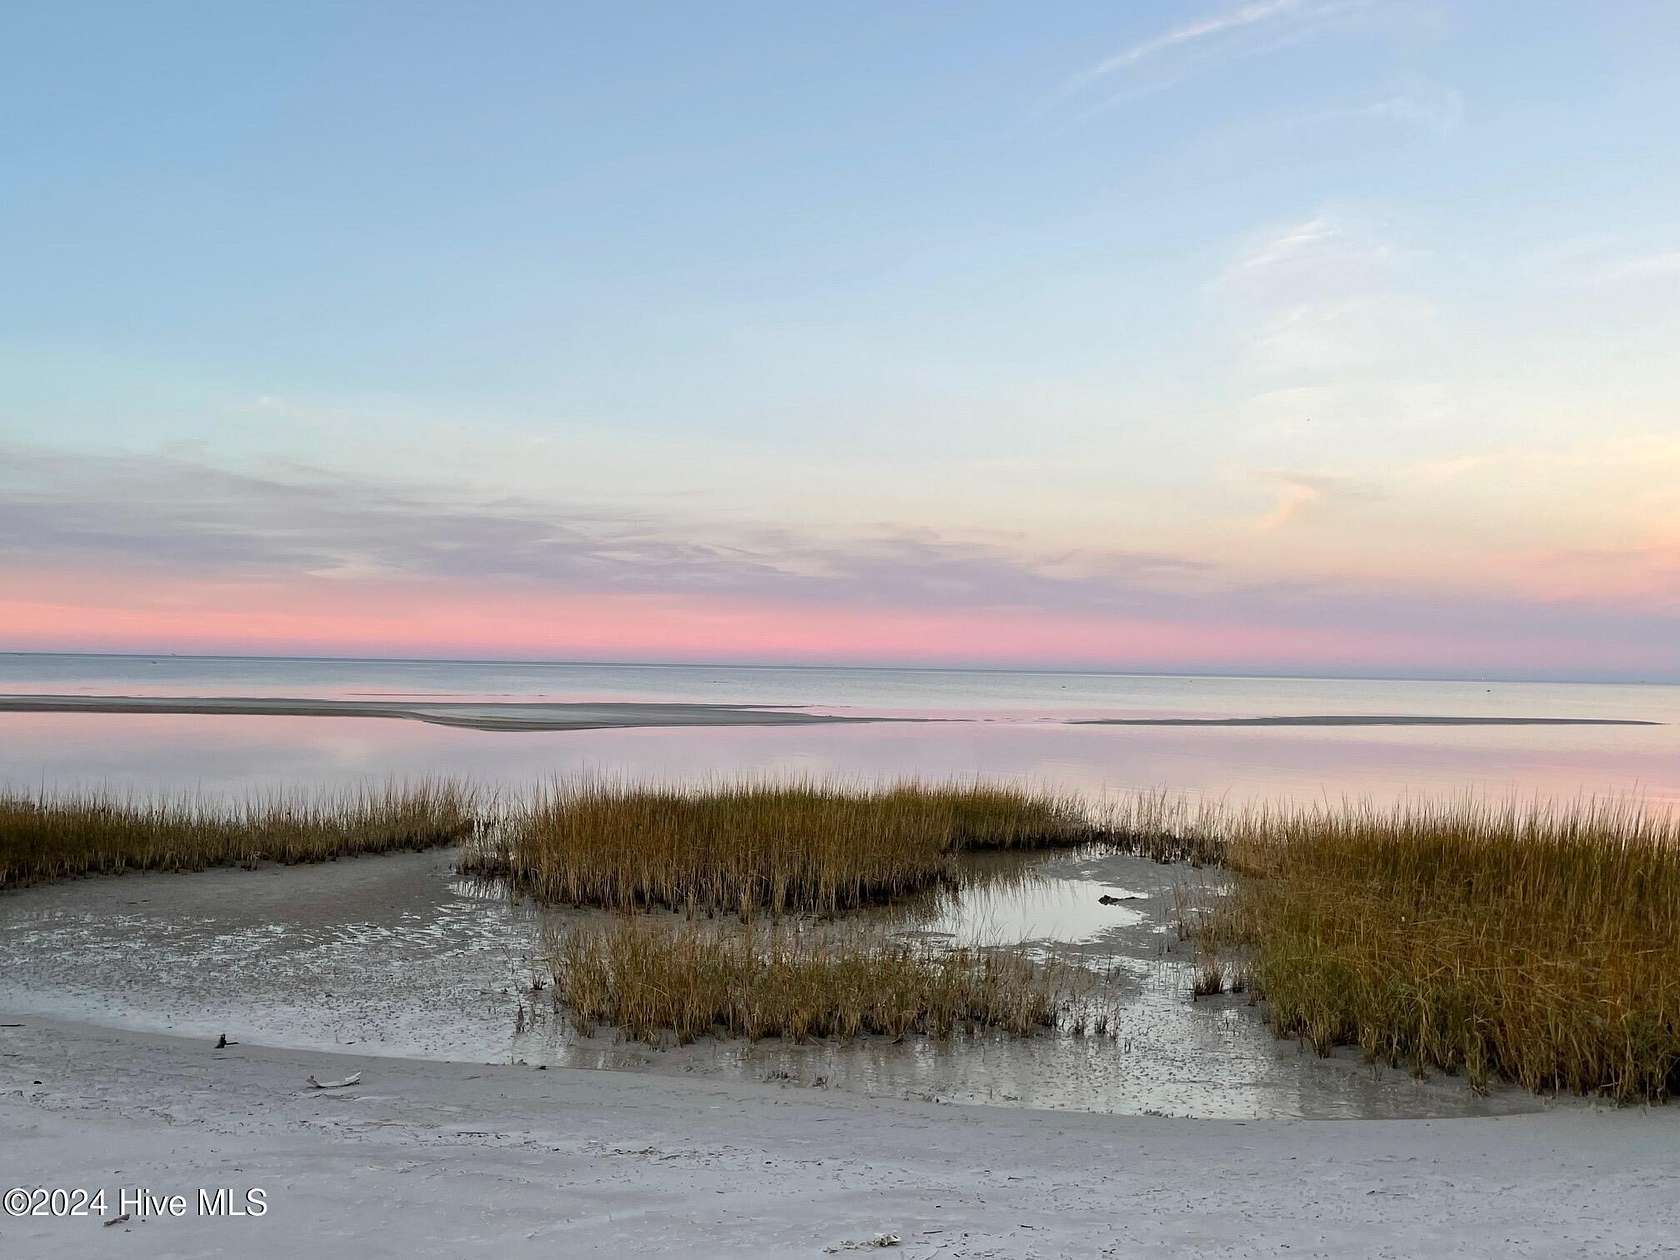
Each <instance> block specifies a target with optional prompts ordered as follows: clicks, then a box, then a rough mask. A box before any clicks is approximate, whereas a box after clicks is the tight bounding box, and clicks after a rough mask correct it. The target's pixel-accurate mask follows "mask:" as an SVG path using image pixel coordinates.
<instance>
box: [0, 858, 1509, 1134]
mask: <svg viewBox="0 0 1680 1260" xmlns="http://www.w3.org/2000/svg"><path fill="white" fill-rule="evenodd" d="M453 862H454V855H453V853H452V851H449V850H435V851H432V852H429V853H419V854H391V855H387V856H382V857H365V858H358V859H354V860H346V861H340V862H329V863H323V864H318V865H306V866H290V867H266V868H263V869H259V870H254V871H245V870H236V869H224V870H213V871H205V872H201V873H196V874H190V875H169V874H138V875H127V876H122V877H120V878H115V879H96V880H81V881H75V882H68V883H58V884H48V885H42V886H39V887H35V888H26V889H19V890H15V891H13V892H9V893H7V894H5V895H4V897H0V1010H10V1011H13V1012H23V1013H27V1014H34V1015H44V1016H50V1017H55V1018H64V1019H75V1020H88V1021H92V1022H95V1023H106V1024H116V1025H121V1026H124V1027H129V1028H135V1029H144V1030H148V1031H153V1032H173V1033H185V1034H188V1035H191V1036H194V1037H197V1038H201V1039H208V1040H214V1039H215V1037H216V1036H217V1035H218V1034H219V1033H223V1032H225V1033H226V1034H227V1035H228V1036H230V1037H233V1038H236V1039H237V1040H240V1041H244V1042H247V1043H252V1044H257V1043H261V1044H268V1045H278V1046H287V1047H291V1048H296V1049H310V1048H314V1049H322V1050H338V1049H344V1048H346V1047H350V1046H353V1047H354V1048H355V1049H356V1051H357V1052H358V1053H367V1054H375V1055H396V1056H409V1057H416V1058H435V1059H464V1060H469V1061H478V1062H483V1061H487V1060H488V1061H493V1062H502V1063H508V1062H515V1061H520V1060H523V1061H524V1062H527V1063H529V1064H532V1065H536V1064H546V1065H548V1066H550V1067H597V1068H609V1069H616V1070H622V1071H631V1072H636V1073H652V1074H657V1075H668V1076H682V1077H691V1076H709V1077H716V1078H722V1079H734V1080H745V1081H761V1080H764V1079H766V1078H767V1077H772V1076H774V1077H776V1078H778V1079H783V1078H786V1079H792V1080H795V1081H803V1082H807V1083H809V1082H814V1081H816V1080H818V1079H821V1080H823V1081H824V1082H826V1084H827V1085H828V1087H829V1088H831V1089H834V1090H845V1091H849V1092H856V1093H859V1094H869V1095H877V1096H891V1097H906V1096H909V1097H922V1098H935V1099H940V1100H943V1101H951V1102H966V1103H990V1104H994V1105H1008V1106H1018V1107H1019V1106H1025V1107H1051V1108H1064V1109H1073V1110H1099V1111H1115V1112H1130V1113H1134V1114H1141V1113H1145V1112H1152V1113H1161V1114H1169V1115H1176V1116H1198V1117H1210V1116H1222V1117H1230V1118H1244V1117H1262V1116H1274V1117H1275V1116H1300V1117H1319V1118H1322V1117H1344V1118H1346V1117H1402V1116H1405V1117H1413V1116H1462V1115H1478V1114H1480V1115H1485V1114H1494V1113H1499V1112H1506V1111H1513V1110H1527V1109H1532V1108H1533V1107H1534V1106H1536V1105H1537V1104H1536V1102H1535V1100H1534V1099H1533V1098H1532V1096H1530V1095H1527V1094H1524V1093H1521V1092H1520V1091H1514V1090H1500V1091H1496V1093H1495V1094H1494V1095H1493V1096H1492V1097H1490V1098H1478V1097H1477V1096H1475V1095H1474V1094H1472V1093H1471V1092H1470V1091H1469V1090H1468V1089H1467V1088H1465V1086H1464V1084H1463V1082H1462V1081H1459V1080H1457V1079H1454V1078H1451V1077H1443V1076H1439V1075H1437V1076H1434V1077H1431V1078H1429V1079H1427V1080H1416V1079H1413V1078H1412V1077H1411V1076H1410V1075H1409V1074H1407V1073H1405V1072H1396V1071H1383V1072H1373V1071H1372V1070H1371V1069H1369V1068H1367V1067H1365V1066H1364V1065H1363V1064H1362V1063H1361V1062H1360V1060H1359V1057H1358V1056H1357V1055H1356V1054H1353V1053H1351V1052H1349V1053H1344V1054H1338V1055H1336V1056H1334V1057H1332V1058H1329V1059H1321V1058H1318V1057H1317V1056H1315V1055H1313V1054H1311V1053H1310V1052H1307V1051H1304V1050H1303V1049H1301V1048H1300V1047H1299V1046H1297V1045H1296V1044H1295V1043H1294V1042H1292V1041H1283V1042H1280V1041H1278V1040H1277V1039H1275V1038H1274V1037H1273V1036H1272V1035H1271V1033H1270V1032H1269V1031H1268V1030H1267V1029H1266V1027H1265V1026H1264V1023H1263V1022H1262V1020H1261V1019H1260V1017H1259V1011H1258V1010H1257V1009H1256V1008H1254V1007H1252V1006H1250V1005H1248V1000H1247V998H1246V997H1245V996H1243V995H1223V996H1220V997H1216V998H1210V999H1205V1000H1202V1001H1191V1000H1190V997H1189V988H1190V982H1191V971H1192V968H1193V951H1192V949H1191V947H1190V946H1188V945H1186V944H1184V943H1182V942H1180V941H1179V940H1178V939H1177V934H1176V932H1175V931H1173V930H1172V923H1173V921H1174V896H1175V889H1176V888H1177V887H1178V886H1179V885H1180V884H1181V883H1182V882H1185V881H1200V880H1202V879H1204V878H1206V879H1213V878H1216V877H1215V876H1213V875H1212V873H1211V872H1200V871H1191V870H1189V869H1188V868H1184V867H1175V866H1163V865H1161V864H1159V863H1155V862H1151V861H1148V860H1146V859H1142V858H1137V857H1132V856H1130V855H1126V854H1115V853H1105V852H1102V851H1095V852H1087V853H1078V852H1076V853H1070V854H1062V855H1051V856H1045V857H1033V858H1030V859H1026V860H1023V859H1022V858H1020V857H1019V856H1011V855H986V857H985V858H983V859H982V860H981V861H980V862H979V863H977V864H976V869H975V870H974V875H975V879H974V881H973V882H972V883H971V884H969V885H968V886H967V887H965V888H964V889H962V890H960V891H958V892H956V893H952V892H950V891H947V890H941V891H936V892H932V893H929V894H925V895H923V896H920V897H915V898H911V899H908V900H906V901H904V902H901V903H898V904H896V905H894V906H890V907H881V908H877V909H873V910H868V911H863V912H860V913H858V914H856V915H851V916H847V921H848V922H852V923H857V924H858V925H859V926H867V927H870V928H874V929H878V930H881V931H888V932H894V931H896V932H903V933H907V934H911V935H914V936H918V937H923V938H931V939H935V940H946V941H949V942H950V943H952V944H967V945H975V944H979V945H986V944H1006V945H1007V944H1013V943H1015V942H1029V943H1031V947H1032V948H1035V949H1038V950H1041V951H1043V952H1045V953H1050V952H1054V953H1055V954H1056V955H1057V956H1058V957H1061V958H1063V959H1067V960H1078V961H1080V962H1082V963H1084V964H1086V965H1087V966H1090V967H1093V968H1095V969H1097V970H1099V971H1102V972H1105V973H1106V974H1107V975H1108V977H1109V981H1108V983H1109V986H1110V993H1111V996H1112V1002H1113V1007H1112V1025H1111V1027H1110V1028H1109V1029H1108V1030H1107V1033H1106V1035H1103V1036H1095V1035H1085V1036H1074V1035H1071V1034H1066V1033H1046V1034H1042V1035H1039V1036H1034V1037H1030V1038H1014V1037H1007V1036H981V1037H975V1038H959V1039H954V1040H952V1041H950V1042H944V1043H941V1042H938V1041H934V1040H931V1039H927V1038H919V1037H918V1038H909V1039H907V1040H906V1041H905V1042H904V1043H903V1044H894V1043H893V1042H892V1041H891V1040H889V1039H886V1038H869V1037H865V1038H860V1039H857V1040H855V1041H849V1042H848V1041H832V1042H830V1041H817V1042H812V1043H808V1044H803V1045H796V1044H790V1043H786V1042H783V1041H781V1040H776V1039H772V1040H766V1041H760V1042H744V1041H722V1042H720V1041H717V1040H714V1039H711V1038H703V1039H701V1040H700V1041H697V1042H695V1043H694V1044H692V1045H688V1046H682V1047H678V1048H673V1049H665V1050H660V1049H654V1048H652V1047H650V1046H647V1045H644V1044H641V1043H639V1042H626V1041H623V1040H620V1039H619V1038H618V1037H617V1036H616V1034H614V1033H613V1032H612V1030H610V1029H602V1030H601V1032H600V1033H599V1035H597V1036H595V1037H589V1038H582V1037H579V1036H578V1035H577V1034H576V1032H575V1030H574V1029H573V1028H572V1025H571V1021H570V1020H568V1019H566V1018H564V1017H563V1016H559V1015H555V1014H553V1013H552V1004H551V1000H550V998H551V992H550V993H544V994H542V995H541V998H540V1000H533V998H532V997H531V995H530V993H529V990H530V986H531V980H532V977H533V976H540V975H543V974H544V972H545V968H544V965H543V963H542V961H541V959H540V958H539V957H538V953H539V950H540V931H541V929H542V928H543V926H544V925H545V924H547V925H551V926H555V927H560V928H564V927H566V926H569V925H570V924H573V923H577V922H580V921H585V920H590V919H599V918H601V917H602V916H601V914H600V912H596V911H587V910H584V911H579V910H571V909H549V910H539V909H537V908H535V907H533V906H532V905H531V904H530V903H528V902H516V901H510V900H509V899H507V898H506V897H504V896H502V895H500V894H499V892H498V891H497V890H493V889H490V890H487V889H484V888H483V887H481V886H476V885H474V884H473V883H472V882H470V881H465V880H461V879H458V878H456V877H455V876H454V875H453V872H452V868H453ZM1186 886H1187V887H1190V885H1189V884H1187V885H1186ZM1104 893H1109V894H1111V895H1116V896H1122V897H1125V898H1126V900H1123V901H1122V902H1121V903H1120V904H1118V905H1108V906H1105V905H1102V904H1101V903H1100V902H1099V901H1098V900H1097V898H1098V897H1099V896H1100V895H1102V894H1104ZM183 977H191V978H192V979H191V982H190V983H187V982H185V981H184V980H183ZM521 1008H524V1009H525V1011H526V1013H527V1016H528V1017H530V1016H533V1015H534V1016H535V1019H534V1022H533V1020H532V1019H531V1018H527V1020H525V1021H523V1029H522V1030H521V1031H516V1029H518V1028H519V1027H520V1025H521V1023H522V1021H521V1020H520V1017H519V1011H520V1009H521Z"/></svg>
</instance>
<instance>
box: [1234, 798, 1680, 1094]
mask: <svg viewBox="0 0 1680 1260" xmlns="http://www.w3.org/2000/svg"><path fill="white" fill-rule="evenodd" d="M1228 860H1229V864H1230V865H1231V867H1232V868H1233V869H1234V870H1235V871H1236V872H1237V873H1238V875H1239V881H1238V887H1237V892H1236V896H1235V898H1234V901H1233V904H1232V906H1231V911H1232V917H1231V920H1230V922H1231V924H1233V925H1234V927H1235V935H1236V936H1238V937H1240V938H1243V939H1246V940H1247V941H1249V942H1250V943H1251V948H1252V950H1253V978H1254V980H1255V982H1256V983H1257V985H1258V986H1259V989H1260V991H1261V994H1262V996H1263V997H1264V999H1265V1002H1266V1003H1267V1007H1268V1011H1269V1016H1270V1019H1271V1021H1272V1023H1273V1025H1274V1027H1275V1028H1276V1030H1277V1031H1278V1032H1279V1034H1280V1035H1285V1036H1298V1037H1301V1038H1304V1039H1305V1040H1307V1041H1308V1042H1310V1043H1311V1044H1312V1045H1313V1046H1314V1047H1316V1048H1317V1049H1318V1050H1319V1051H1320V1052H1328V1051H1329V1050H1330V1049H1331V1048H1332V1047H1334V1046H1337V1045H1350V1044H1351V1045H1358V1046H1360V1047H1362V1048H1363V1049H1364V1050H1365V1052H1366V1053H1367V1054H1369V1055H1370V1056H1371V1057H1373V1058H1375V1059H1378V1060H1381V1061H1383V1062H1387V1063H1392V1064H1397V1065H1398V1064H1407V1065H1411V1066H1413V1067H1414V1068H1417V1069H1420V1070H1421V1069H1424V1068H1438V1069H1445V1070H1448V1071H1462V1072H1463V1073H1464V1074H1465V1075H1466V1076H1467V1077H1468V1079H1469V1081H1470V1082H1471V1084H1472V1085H1473V1086H1475V1087H1476V1088H1478V1089H1481V1088H1485V1087H1486V1086H1487V1084H1488V1083H1489V1082H1490V1081H1491V1080H1493V1079H1495V1078H1499V1077H1503V1078H1505V1079H1508V1080H1511V1081H1514V1082H1516V1083H1518V1084H1520V1085H1522V1086H1525V1087H1526V1088H1529V1089H1534V1090H1542V1091H1561V1092H1572V1093H1583V1094H1599V1095H1604V1096H1607V1097H1611V1098H1615V1099H1618V1100H1621V1101H1635V1100H1651V1099H1659V1098H1665V1097H1667V1096H1668V1095H1669V1094H1670V1093H1671V1092H1672V1091H1673V1090H1674V1089H1675V1088H1676V1087H1677V1086H1680V828H1677V827H1676V825H1675V821H1674V819H1673V818H1672V816H1662V815H1652V814H1648V813H1646V812H1643V811H1642V810H1640V809H1639V808H1637V807H1636V806H1634V805H1632V804H1629V803H1617V804H1593V803H1583V804H1578V805H1575V806H1566V807H1548V806H1533V807H1519V806H1517V805H1514V804H1513V805H1507V806H1502V807H1496V806H1491V805H1487V804H1478V803H1475V802H1470V801H1461V802H1457V803H1448V804H1440V805H1429V804H1412V805H1409V806H1405V807H1401V808H1397V809H1394V810H1392V811H1380V810H1376V809H1371V808H1358V807H1355V808H1344V809H1342V810H1340V811H1335V810H1331V809H1325V808H1318V809H1310V810H1297V811H1265V812H1260V813H1256V814H1251V815H1248V816H1246V817H1243V818H1240V819H1238V820H1237V821H1236V822H1235V824H1234V825H1233V827H1232V829H1231V836H1230V847H1229V853H1228Z"/></svg>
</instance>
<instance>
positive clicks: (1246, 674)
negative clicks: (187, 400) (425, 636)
mask: <svg viewBox="0 0 1680 1260" xmlns="http://www.w3.org/2000/svg"><path fill="white" fill-rule="evenodd" d="M0 656H81V657H95V658H105V659H115V660H147V659H157V658H169V659H175V660H200V661H323V662H335V663H353V662H362V663H379V664H392V665H537V666H585V667H595V668H620V669H763V670H773V669H780V670H811V671H817V670H854V671H858V672H864V671H875V672H886V673H950V674H1043V675H1051V676H1056V675H1063V676H1074V677H1077V676H1081V675H1085V676H1092V677H1099V678H1228V679H1254V680H1267V679H1277V680H1286V681H1294V682H1310V681H1324V682H1348V681H1357V682H1462V683H1489V682H1496V683H1529V684H1541V683H1544V684H1551V685H1556V686H1634V687H1674V686H1680V675H1677V676H1675V677H1672V678H1647V677H1636V676H1615V675H1606V676H1600V677H1588V678H1583V677H1577V676H1552V675H1543V674H1496V673H1489V674H1476V675H1472V674H1451V673H1438V674H1435V673H1419V672H1413V673H1400V672H1396V673H1357V672H1343V673H1311V672H1288V671H1278V670H1266V669H1262V668H1258V667H1257V668H1256V669H1255V670H1253V671H1248V670H1229V669H1226V670H1220V669H1202V670H1194V669H1190V670H1184V669H1180V670H1151V669H1138V668H1132V669H1125V668H1120V667H1116V666H1108V667H1094V666H1083V667H1082V666H1074V665H1068V666H1050V665H1037V666H1017V665H910V664H901V665H887V664H858V663H850V664H846V663H813V662H809V661H806V662H797V663H795V662H778V661H728V660H696V661H627V660H587V659H562V658H534V657H469V656H345V655H324V654H313V653H295V654H293V653H241V652H174V651H157V652H139V651H129V652H113V651H104V652H86V651H75V650H63V651H49V650H43V649H34V648H18V649H14V648H0Z"/></svg>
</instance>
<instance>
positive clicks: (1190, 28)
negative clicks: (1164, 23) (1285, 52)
mask: <svg viewBox="0 0 1680 1260" xmlns="http://www.w3.org/2000/svg"><path fill="white" fill-rule="evenodd" d="M1325 7H1330V6H1324V5H1313V4H1307V3H1304V0H1255V2H1254V3H1250V4H1244V5H1239V6H1238V7H1236V8H1234V9H1229V10H1227V11H1225V12H1224V13H1216V14H1213V15H1212V16H1210V17H1205V18H1202V19H1201V20H1199V21H1195V22H1188V23H1186V24H1185V25H1183V26H1175V27H1173V28H1172V29H1171V30H1167V31H1163V32H1161V33H1160V34H1159V35H1152V36H1150V37H1149V38H1148V39H1144V40H1140V41H1139V42H1137V43H1135V44H1133V45H1131V46H1130V47H1129V48H1123V49H1121V50H1120V51H1119V52H1117V53H1115V54H1113V55H1112V56H1109V57H1105V58H1103V60H1101V61H1099V62H1098V63H1097V64H1096V65H1094V66H1091V67H1089V68H1088V69H1086V70H1083V71H1081V72H1080V73H1079V74H1076V75H1074V76H1073V77H1072V78H1071V79H1070V80H1068V87H1070V88H1081V87H1084V86H1086V85H1087V84H1090V83H1094V82H1095V81H1096V80H1098V79H1102V78H1106V77H1107V76H1109V75H1112V74H1115V73H1116V72H1118V71H1121V70H1126V69H1129V68H1130V67H1132V66H1136V65H1138V64H1140V63H1141V62H1144V61H1147V60H1149V59H1150V58H1152V57H1155V56H1157V55H1159V54H1161V53H1164V52H1166V51H1168V50H1169V49H1172V48H1178V47H1180V46H1182V45H1185V44H1195V43H1198V42H1201V41H1205V40H1207V39H1210V38H1212V37H1213V36H1216V35H1223V34H1225V33H1227V32H1229V31H1235V30H1241V29H1243V28H1244V27H1250V26H1255V25H1257V24H1259V23H1262V22H1273V21H1276V20H1278V19H1280V18H1283V17H1286V16H1299V15H1300V14H1301V13H1302V12H1303V11H1306V12H1309V13H1310V12H1312V11H1314V10H1316V9H1322V8H1325Z"/></svg>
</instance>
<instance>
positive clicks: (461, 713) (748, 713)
mask: <svg viewBox="0 0 1680 1260" xmlns="http://www.w3.org/2000/svg"><path fill="white" fill-rule="evenodd" d="M7 712H10V713H198V714H225V715H230V716H233V715H237V716H247V717H249V716H268V717H352V718H406V719H408V720H409V721H414V722H430V723H433V724H435V725H438V726H461V727H468V728H470V729H473V730H479V731H597V730H616V729H621V728H629V727H652V726H810V725H813V724H821V723H834V722H843V723H852V722H877V721H902V720H904V719H892V718H873V717H856V716H844V715H840V714H827V713H810V712H806V711H804V710H801V709H792V708H783V707H777V706H774V705H745V704H633V703H610V704H609V703H598V704H580V703H557V704H549V703H498V702H482V703H481V702H473V701H440V702H436V703H433V702H429V701H428V702H426V703H423V704H413V703H406V702H405V703H401V704H397V703H392V702H390V701H379V700H315V699H288V698H285V697H270V696H47V695H10V696H0V713H7Z"/></svg>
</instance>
